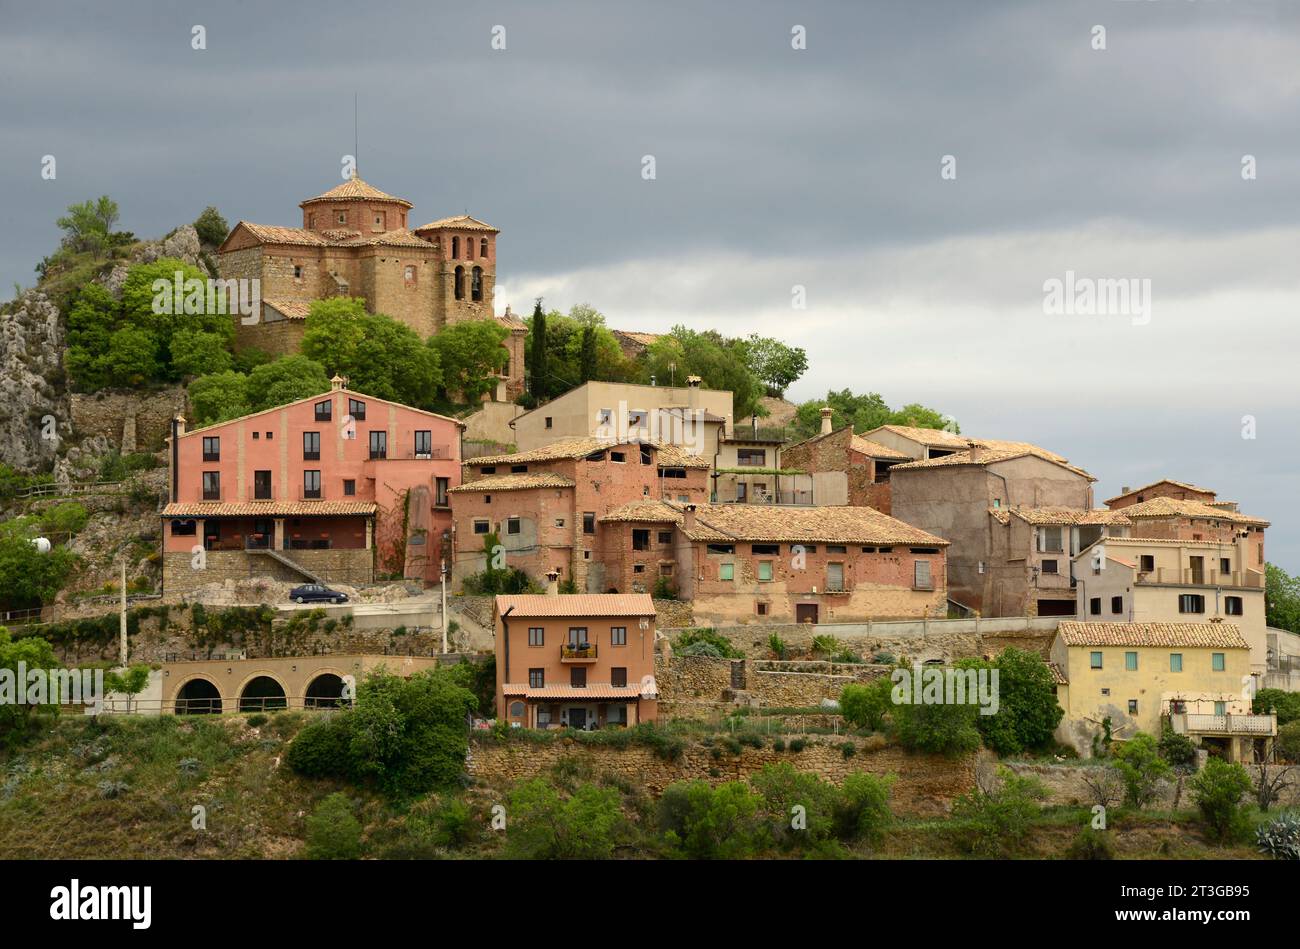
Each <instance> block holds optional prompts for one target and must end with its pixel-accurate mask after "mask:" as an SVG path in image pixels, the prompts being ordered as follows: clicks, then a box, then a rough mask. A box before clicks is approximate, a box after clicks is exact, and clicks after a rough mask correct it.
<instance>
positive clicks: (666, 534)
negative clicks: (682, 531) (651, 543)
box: [659, 531, 673, 544]
mask: <svg viewBox="0 0 1300 949" xmlns="http://www.w3.org/2000/svg"><path fill="white" fill-rule="evenodd" d="M672 542H673V532H672V531H660V532H659V543H661V544H671V543H672Z"/></svg>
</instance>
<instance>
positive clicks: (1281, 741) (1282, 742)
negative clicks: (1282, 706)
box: [1276, 722, 1300, 764]
mask: <svg viewBox="0 0 1300 949" xmlns="http://www.w3.org/2000/svg"><path fill="white" fill-rule="evenodd" d="M1276 746H1277V755H1278V757H1279V758H1281V759H1282V760H1283V761H1286V762H1289V763H1291V764H1300V722H1291V723H1290V724H1287V725H1279V726H1278V728H1277V742H1276Z"/></svg>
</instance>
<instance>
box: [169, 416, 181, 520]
mask: <svg viewBox="0 0 1300 949" xmlns="http://www.w3.org/2000/svg"><path fill="white" fill-rule="evenodd" d="M184 434H185V416H184V415H181V414H179V413H177V414H176V415H173V416H172V433H171V437H170V438H168V439H167V441H168V443H169V444H168V446H167V467H168V468H169V469H170V470H169V471H168V476H169V477H168V479H167V480H168V481H169V482H170V483H171V496H170V497H169V499H168V500H171V501H179V500H180V487H181V486H180V468H181V455H180V452H181V436H182V435H184Z"/></svg>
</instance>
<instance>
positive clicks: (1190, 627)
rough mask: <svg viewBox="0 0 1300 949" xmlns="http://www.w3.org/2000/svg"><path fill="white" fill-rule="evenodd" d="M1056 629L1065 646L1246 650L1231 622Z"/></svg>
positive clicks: (1065, 624)
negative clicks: (1180, 647) (1181, 647)
mask: <svg viewBox="0 0 1300 949" xmlns="http://www.w3.org/2000/svg"><path fill="white" fill-rule="evenodd" d="M1057 631H1058V632H1059V633H1060V635H1061V639H1062V640H1063V641H1064V642H1065V644H1066V645H1067V646H1139V647H1140V646H1156V647H1164V646H1183V647H1190V648H1196V647H1206V648H1212V649H1249V648H1250V646H1248V645H1247V643H1246V640H1245V639H1243V638H1242V635H1241V631H1240V630H1239V629H1238V628H1237V627H1236V626H1234V625H1233V624H1232V623H1078V622H1074V621H1073V620H1064V621H1062V622H1061V624H1060V626H1059V627H1058V628H1057Z"/></svg>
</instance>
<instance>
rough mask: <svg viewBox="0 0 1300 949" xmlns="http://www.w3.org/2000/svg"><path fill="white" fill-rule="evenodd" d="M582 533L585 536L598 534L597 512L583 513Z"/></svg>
mask: <svg viewBox="0 0 1300 949" xmlns="http://www.w3.org/2000/svg"><path fill="white" fill-rule="evenodd" d="M582 532H583V533H584V534H594V533H596V512H595V511H583V512H582Z"/></svg>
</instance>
